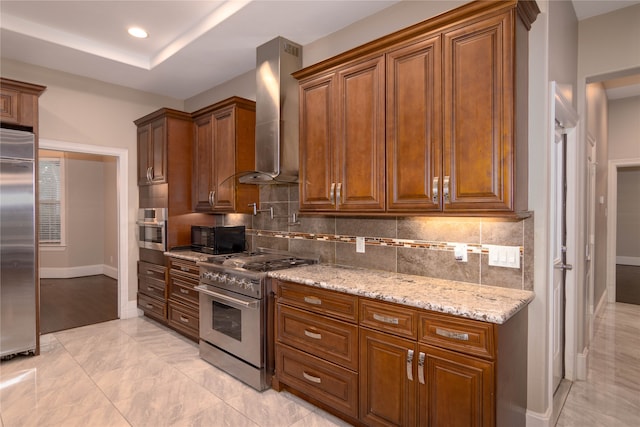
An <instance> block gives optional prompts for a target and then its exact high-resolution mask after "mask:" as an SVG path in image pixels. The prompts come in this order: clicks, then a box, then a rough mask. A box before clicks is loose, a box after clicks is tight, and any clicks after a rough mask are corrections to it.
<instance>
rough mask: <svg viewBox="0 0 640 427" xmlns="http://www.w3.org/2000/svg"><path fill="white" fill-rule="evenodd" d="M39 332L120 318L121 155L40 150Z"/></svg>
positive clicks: (54, 330)
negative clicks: (118, 175)
mask: <svg viewBox="0 0 640 427" xmlns="http://www.w3.org/2000/svg"><path fill="white" fill-rule="evenodd" d="M38 166H39V170H40V174H39V190H40V191H39V193H40V215H39V216H40V247H39V250H40V256H39V261H40V262H39V266H40V267H39V270H40V332H41V333H43V334H44V333H50V332H57V331H60V330H65V329H72V328H76V327H79V326H85V325H89V324H93V323H100V322H104V321H108V320H114V319H117V318H118V303H117V301H118V280H117V278H118V268H117V259H118V256H117V255H118V244H117V217H116V214H117V199H116V158H115V157H112V156H101V155H95V154H86V153H76V152H68V151H53V150H43V149H40V150H39V161H38Z"/></svg>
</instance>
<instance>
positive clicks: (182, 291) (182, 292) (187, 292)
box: [180, 288, 189, 294]
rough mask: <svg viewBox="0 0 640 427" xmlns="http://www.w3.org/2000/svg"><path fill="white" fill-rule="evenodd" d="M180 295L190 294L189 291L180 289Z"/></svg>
mask: <svg viewBox="0 0 640 427" xmlns="http://www.w3.org/2000/svg"><path fill="white" fill-rule="evenodd" d="M180 293H181V294H189V290H188V289H182V288H180Z"/></svg>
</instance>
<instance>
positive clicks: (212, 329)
mask: <svg viewBox="0 0 640 427" xmlns="http://www.w3.org/2000/svg"><path fill="white" fill-rule="evenodd" d="M315 263H317V259H312V258H300V257H296V256H294V255H292V254H290V253H284V252H271V251H261V252H253V253H247V252H243V253H233V254H227V255H218V256H215V257H211V258H209V260H207V261H204V262H199V263H198V266H199V267H200V283H199V285H198V286H196V290H198V292H200V357H201V358H202V359H204V360H206V361H207V362H209V363H211V364H212V365H214V366H216V367H218V368H220V369H222V370H224V371H226V372H228V373H229V374H231V375H233V376H234V377H236V378H238V379H239V380H241V381H243V382H245V383H247V384H248V385H250V386H252V387H253V388H255V389H257V390H265V389H267V388H269V387H270V384H271V376H272V375H273V349H272V348H270V346H268V345H267V343H271V342H273V339H272V336H273V312H272V310H273V308H272V304H270V303H269V300H270V299H269V298H268V297H269V294H270V293H271V289H270V281H269V280H268V278H267V272H269V271H273V270H282V269H285V268H293V267H297V266H302V265H309V264H315Z"/></svg>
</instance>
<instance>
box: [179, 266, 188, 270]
mask: <svg viewBox="0 0 640 427" xmlns="http://www.w3.org/2000/svg"><path fill="white" fill-rule="evenodd" d="M180 270H182V271H189V267H184V266H180Z"/></svg>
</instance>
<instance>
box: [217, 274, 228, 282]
mask: <svg viewBox="0 0 640 427" xmlns="http://www.w3.org/2000/svg"><path fill="white" fill-rule="evenodd" d="M227 279H228V277H227V275H226V274H225V273H220V277H218V281H219V282H220V283H226V282H227Z"/></svg>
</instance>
